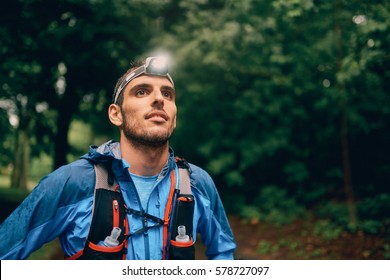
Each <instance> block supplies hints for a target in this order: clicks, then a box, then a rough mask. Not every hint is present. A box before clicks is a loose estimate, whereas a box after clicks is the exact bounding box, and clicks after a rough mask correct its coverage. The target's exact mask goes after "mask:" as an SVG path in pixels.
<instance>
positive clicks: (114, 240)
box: [98, 227, 122, 247]
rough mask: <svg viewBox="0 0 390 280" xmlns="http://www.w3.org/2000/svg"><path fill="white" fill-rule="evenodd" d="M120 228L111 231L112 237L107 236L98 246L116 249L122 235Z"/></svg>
mask: <svg viewBox="0 0 390 280" xmlns="http://www.w3.org/2000/svg"><path fill="white" fill-rule="evenodd" d="M121 231H122V230H121V229H120V228H119V227H114V228H113V229H112V231H111V235H108V236H106V238H105V239H104V241H100V242H99V243H98V244H99V245H102V246H106V247H115V246H118V245H119V241H118V237H119V235H120V234H121Z"/></svg>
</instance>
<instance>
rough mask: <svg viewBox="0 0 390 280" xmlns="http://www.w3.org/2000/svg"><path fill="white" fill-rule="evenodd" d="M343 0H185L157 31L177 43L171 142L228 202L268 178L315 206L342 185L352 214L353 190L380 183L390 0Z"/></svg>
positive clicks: (340, 196) (248, 196)
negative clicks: (175, 114)
mask: <svg viewBox="0 0 390 280" xmlns="http://www.w3.org/2000/svg"><path fill="white" fill-rule="evenodd" d="M339 2H340V5H339V6H338V7H337V6H335V5H334V2H321V1H311V0H302V1H299V0H290V1H249V0H248V1H217V2H215V1H192V2H191V3H188V2H186V1H179V3H177V6H178V7H179V8H178V9H179V10H181V11H182V13H181V15H182V16H181V17H178V18H175V19H173V20H167V21H168V23H167V24H166V26H167V28H169V31H170V33H169V34H164V37H163V39H161V38H156V40H159V41H164V42H165V44H166V48H168V49H171V50H172V52H173V53H174V54H175V64H176V68H175V70H176V71H175V77H176V81H177V82H176V86H177V89H178V90H177V91H178V103H179V120H178V131H177V133H176V134H175V140H174V145H175V147H176V149H177V150H179V151H180V153H181V154H184V156H186V157H188V158H191V159H193V160H195V162H197V163H198V164H200V165H202V166H206V168H207V169H208V170H209V171H210V172H211V173H212V174H213V175H214V177H215V178H216V181H217V184H218V185H219V186H220V188H221V189H223V195H225V196H229V195H230V196H231V197H232V201H233V202H234V203H232V204H233V205H234V204H237V201H245V203H246V204H251V203H254V201H255V200H256V196H257V194H258V192H259V189H260V188H263V187H264V186H267V185H276V186H278V187H280V188H285V189H287V190H288V192H289V195H291V196H294V197H297V198H298V199H299V200H300V201H301V202H302V203H305V205H307V206H308V207H311V206H313V205H315V204H318V203H320V202H322V201H325V200H329V199H333V200H341V201H345V198H346V195H347V196H349V197H350V198H349V199H348V200H349V201H350V206H351V205H352V206H351V207H350V209H351V212H350V221H351V223H352V224H354V223H355V220H356V218H355V217H354V216H355V214H354V213H353V212H354V211H355V210H353V207H354V206H353V200H354V199H353V196H356V199H357V200H359V199H360V198H361V197H364V194H366V193H367V190H368V189H370V188H368V189H367V186H372V187H371V190H372V191H371V195H373V194H375V191H374V190H377V191H380V192H381V191H383V188H382V185H383V182H385V181H384V178H389V175H388V173H386V172H385V171H384V170H387V168H388V164H387V163H385V161H383V159H382V156H381V155H382V154H383V150H386V151H388V150H389V148H388V147H387V146H386V145H384V144H383V140H382V139H388V136H386V135H387V133H386V130H387V129H388V124H387V123H388V121H386V120H388V118H389V114H388V113H386V112H388V105H387V104H390V103H389V102H388V101H389V100H388V99H389V96H388V94H386V92H388V85H387V84H388V83H386V82H385V77H387V75H388V74H389V69H388V66H385V65H389V64H388V63H387V64H385V63H384V61H388V59H389V58H388V56H386V53H388V37H387V36H386V35H385V34H386V32H388V29H389V22H388V17H386V16H387V15H388V11H389V4H384V3H382V2H378V3H371V2H370V3H368V2H367V3H366V2H361V1H359V2H358V1H352V2H351V1H341V0H340V1H339ZM171 11H172V8H171V9H170V10H169V12H171ZM183 15H185V16H183ZM337 26H339V27H337ZM340 31H342V32H341V33H339V32H340ZM340 39H341V40H340ZM340 53H341V54H342V55H340ZM344 101H345V102H346V103H344V104H345V105H348V106H347V107H344V105H343V102H344ZM340 104H341V105H340ZM379 108H380V109H379ZM378 109H379V110H378ZM346 120H348V121H347V122H346ZM340 123H341V124H342V125H341V126H340ZM346 131H348V134H346V133H345V132H346ZM371 132H375V140H374V139H370V140H368V139H367V137H368V136H367V135H368V134H369V133H371ZM340 135H341V136H340ZM340 137H341V138H340ZM361 137H362V139H367V141H365V142H364V143H362V142H359V141H358V140H357V139H361ZM340 139H342V141H341V142H340ZM372 141H375V142H376V143H380V145H379V146H376V145H373V144H372V143H373V142H372ZM340 143H341V144H340ZM347 145H349V148H348V146H347ZM348 151H349V152H348ZM365 151H370V152H369V153H370V156H369V158H370V159H371V160H372V163H371V164H370V166H376V165H377V164H378V165H380V166H382V167H383V169H381V170H382V171H381V172H379V170H376V171H375V170H373V169H371V167H368V166H366V167H364V165H365V164H364V163H365V162H366V161H365V159H363V158H361V157H360V156H359V155H360V154H361V153H364V154H367V153H368V152H365ZM348 153H349V156H348ZM343 154H344V157H343V156H342V155H343ZM374 155H375V156H374ZM343 162H344V163H343ZM349 162H350V164H349ZM348 165H350V168H349V167H348ZM366 165H367V164H366ZM343 166H344V168H343ZM348 170H352V171H348ZM378 173H380V174H381V175H380V176H378ZM343 178H344V179H343ZM379 178H380V179H379ZM343 181H344V182H343ZM342 185H345V186H346V187H345V188H342V187H339V186H342ZM352 185H353V186H354V188H353V192H354V194H352V192H351V190H352V189H351V186H352ZM348 189H349V190H348ZM346 190H347V191H346ZM240 197H241V198H240ZM240 199H241V200H240ZM235 210H237V209H235Z"/></svg>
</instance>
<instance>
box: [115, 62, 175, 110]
mask: <svg viewBox="0 0 390 280" xmlns="http://www.w3.org/2000/svg"><path fill="white" fill-rule="evenodd" d="M142 74H145V75H151V76H161V77H167V78H168V80H169V81H170V82H171V83H172V85H174V83H173V80H172V78H171V76H170V75H169V73H168V61H167V60H166V59H165V58H162V57H148V58H147V59H146V61H145V64H144V65H141V66H140V67H138V68H137V69H135V70H134V71H132V72H130V73H129V74H128V75H127V76H126V77H125V79H124V80H123V82H122V83H121V84H120V85H119V87H118V90H117V91H116V92H115V95H114V100H113V103H114V104H115V103H116V101H117V100H118V97H119V95H121V93H122V91H123V89H124V88H125V87H126V86H127V84H128V83H130V81H132V80H134V79H135V78H137V77H139V76H141V75H142Z"/></svg>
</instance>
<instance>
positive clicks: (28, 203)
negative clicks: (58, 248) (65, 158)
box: [0, 162, 93, 260]
mask: <svg viewBox="0 0 390 280" xmlns="http://www.w3.org/2000/svg"><path fill="white" fill-rule="evenodd" d="M79 163H80V162H79ZM80 167H81V168H80ZM80 172H86V173H88V172H93V167H92V168H90V167H89V168H88V167H87V165H85V164H81V165H77V164H76V165H74V164H73V165H67V166H63V167H61V168H59V169H57V170H56V171H54V172H53V173H51V174H49V175H48V176H46V177H45V178H43V179H42V180H41V181H40V182H39V184H38V185H37V186H36V187H35V188H34V189H33V191H32V192H31V193H30V194H29V195H28V197H27V198H26V199H25V200H24V201H23V202H22V203H21V204H20V205H19V206H18V207H17V208H16V209H15V211H14V212H12V213H11V215H10V216H9V217H8V218H7V219H6V220H5V221H4V222H3V223H2V224H1V225H0V236H1V239H0V259H15V260H16V259H27V258H28V257H29V255H30V254H31V253H32V252H34V251H36V250H38V249H39V248H40V247H41V246H42V245H44V244H45V243H47V242H50V241H52V240H54V239H55V238H56V237H58V236H60V235H61V233H63V232H64V231H66V230H67V228H68V227H69V226H70V225H71V223H72V220H71V219H70V218H69V217H71V216H72V215H74V213H72V209H71V208H72V207H69V206H72V205H74V204H76V203H77V201H78V200H80V199H82V197H85V195H86V194H87V192H88V191H89V190H88V188H86V184H91V183H88V182H83V179H82V178H83V177H82V176H80V175H81V173H80ZM75 173H76V174H75ZM91 176H92V178H93V173H92V174H91ZM76 178H77V179H76ZM89 178H91V177H89ZM80 186H84V187H80ZM91 189H92V191H93V188H91ZM73 208H74V207H73Z"/></svg>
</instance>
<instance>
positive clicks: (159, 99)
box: [153, 88, 164, 108]
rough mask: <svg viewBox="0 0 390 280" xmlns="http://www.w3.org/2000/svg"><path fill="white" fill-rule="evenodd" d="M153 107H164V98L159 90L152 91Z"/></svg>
mask: <svg viewBox="0 0 390 280" xmlns="http://www.w3.org/2000/svg"><path fill="white" fill-rule="evenodd" d="M153 105H154V106H156V107H158V108H160V107H163V106H164V96H163V93H162V92H161V90H160V89H157V88H156V89H154V91H153Z"/></svg>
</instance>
